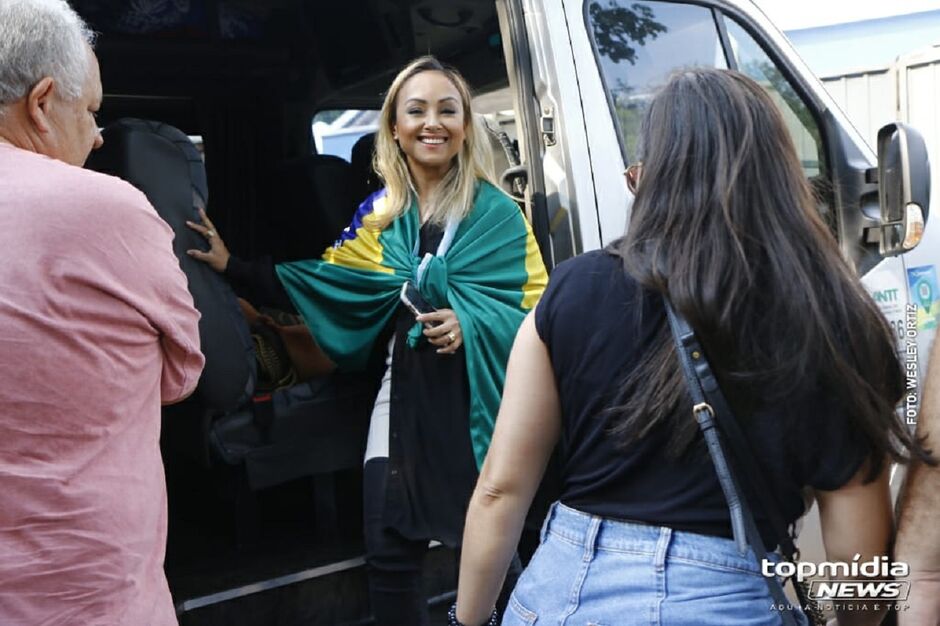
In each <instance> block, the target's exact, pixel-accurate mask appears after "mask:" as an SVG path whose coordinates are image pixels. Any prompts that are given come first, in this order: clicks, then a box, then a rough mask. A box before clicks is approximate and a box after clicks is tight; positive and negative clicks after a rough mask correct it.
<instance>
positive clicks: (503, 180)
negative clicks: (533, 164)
mask: <svg viewBox="0 0 940 626" xmlns="http://www.w3.org/2000/svg"><path fill="white" fill-rule="evenodd" d="M528 184H529V168H528V166H526V164H525V163H520V164H519V165H513V166H512V167H510V168H508V169H506V170H504V171H503V173H502V174H501V175H500V177H499V186H500V187H502V188H503V189H511V190H512V193H513V196H515V198H516V200H519V201H522V199H523V196H525V188H526V186H528Z"/></svg>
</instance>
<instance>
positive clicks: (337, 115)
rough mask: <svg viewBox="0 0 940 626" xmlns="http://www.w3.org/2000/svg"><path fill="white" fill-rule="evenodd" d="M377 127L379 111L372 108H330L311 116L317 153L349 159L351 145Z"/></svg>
mask: <svg viewBox="0 0 940 626" xmlns="http://www.w3.org/2000/svg"><path fill="white" fill-rule="evenodd" d="M378 127H379V112H378V111H376V110H372V109H330V110H326V111H318V112H317V114H316V115H314V116H313V129H312V130H313V142H314V145H315V146H316V152H317V154H332V155H334V156H338V157H341V158H344V159H346V160H347V161H349V160H350V155H351V153H352V147H353V145H355V143H356V141H357V140H358V139H359V138H360V137H362V136H363V135H367V134H369V133H374V132H375V131H376V129H378Z"/></svg>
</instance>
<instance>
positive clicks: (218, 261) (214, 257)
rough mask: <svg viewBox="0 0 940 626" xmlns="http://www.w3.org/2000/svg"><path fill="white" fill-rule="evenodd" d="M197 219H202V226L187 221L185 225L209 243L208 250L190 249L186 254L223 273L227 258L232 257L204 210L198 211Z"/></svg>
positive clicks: (226, 265)
mask: <svg viewBox="0 0 940 626" xmlns="http://www.w3.org/2000/svg"><path fill="white" fill-rule="evenodd" d="M199 217H200V218H201V219H202V224H197V223H196V222H190V221H187V222H186V225H187V226H189V227H190V228H192V229H193V230H194V231H196V232H197V233H199V234H200V235H202V236H203V237H205V238H206V241H207V242H208V243H209V249H208V250H196V249H190V250H187V251H186V254H188V255H189V256H191V257H193V258H194V259H198V260H200V261H202V262H203V263H206V264H208V265H209V267H211V268H212V269H214V270H215V271H217V272H220V273H221V272H224V271H225V268H226V267H228V260H229V257H231V256H232V255H231V254H230V253H229V251H228V248H227V247H226V246H225V242H224V241H222V238H221V237H220V236H219V232H218V231H217V230H216V229H215V226H214V225H213V224H212V222H211V221H209V216H207V215H206V211H205V209H199Z"/></svg>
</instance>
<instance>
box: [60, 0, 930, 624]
mask: <svg viewBox="0 0 940 626" xmlns="http://www.w3.org/2000/svg"><path fill="white" fill-rule="evenodd" d="M72 4H73V5H74V6H75V7H76V9H77V10H78V11H79V12H80V13H81V14H82V15H83V16H84V17H85V18H86V19H88V20H89V21H90V23H91V24H92V26H93V27H94V28H95V29H96V30H98V31H100V32H101V37H100V41H99V44H98V47H97V51H98V56H99V59H100V62H101V69H102V79H103V84H104V92H105V98H104V106H103V109H102V120H103V123H108V122H109V121H113V120H115V119H117V118H119V117H126V116H131V117H137V118H146V119H156V120H160V121H163V122H166V123H168V124H172V125H173V126H176V127H178V128H180V129H181V130H182V131H183V132H184V133H186V134H188V135H198V136H201V137H202V138H203V142H204V157H205V166H206V170H207V173H208V185H209V190H210V199H209V207H208V210H209V213H210V215H211V216H212V218H213V221H214V222H215V224H216V226H217V227H218V228H219V230H220V232H221V233H223V234H224V236H225V239H226V243H227V244H228V245H229V247H230V248H231V249H232V250H233V251H234V252H235V253H236V254H238V255H241V256H243V257H253V256H261V255H270V256H272V257H274V258H275V260H288V259H295V258H306V257H310V256H312V255H315V254H317V253H318V251H319V250H321V249H322V248H323V247H324V246H325V244H327V243H329V242H330V241H332V240H333V238H335V237H336V235H337V234H338V227H337V224H340V225H343V224H342V220H343V219H344V215H345V219H348V217H349V216H350V215H351V213H352V209H353V207H354V206H355V202H356V201H357V200H358V199H360V197H357V194H361V193H363V192H364V191H365V190H367V189H368V188H369V185H370V184H374V182H375V181H374V180H370V174H369V172H368V166H367V161H368V158H367V157H368V149H367V144H362V145H363V146H365V148H363V149H357V147H356V146H353V147H352V149H351V151H350V153H349V154H350V157H349V160H346V159H344V158H340V157H336V156H326V155H322V154H316V149H315V147H316V142H315V141H314V138H313V136H312V133H311V128H312V125H313V121H314V119H315V117H316V116H317V115H318V114H320V115H321V117H320V118H317V119H319V120H325V119H326V120H335V119H338V118H339V117H340V116H341V112H343V111H351V110H358V111H369V110H375V109H377V108H378V107H379V106H380V104H381V101H382V96H383V92H384V90H385V88H386V87H387V85H388V83H389V81H390V79H391V77H392V76H393V75H394V73H395V71H396V70H397V69H398V68H399V67H401V66H402V65H403V64H404V63H405V62H407V61H408V60H409V59H411V58H413V57H415V56H419V55H421V54H425V53H428V52H430V53H433V54H436V55H437V56H438V57H439V58H441V59H442V60H443V61H445V62H447V63H450V64H452V65H455V66H456V67H458V68H459V69H460V70H461V71H462V73H463V74H464V75H465V76H466V77H467V78H468V79H469V81H470V82H471V83H472V84H473V85H474V86H475V87H476V89H477V91H478V93H479V102H480V103H481V108H482V109H484V110H485V111H486V113H487V117H488V118H489V121H490V125H491V127H492V129H493V131H494V132H493V147H494V156H495V157H496V160H497V162H498V163H499V164H500V166H499V169H500V171H499V174H500V176H501V177H502V181H503V183H504V186H505V188H506V189H507V190H509V191H510V192H512V193H513V194H514V195H515V196H516V197H518V199H519V202H520V206H521V207H522V208H523V210H524V211H525V212H526V214H527V215H528V217H529V219H530V220H531V222H532V224H533V227H534V231H535V233H536V236H537V239H538V241H539V244H540V246H541V250H542V254H543V256H544V258H545V260H546V263H547V265H548V266H549V267H552V266H554V265H556V264H557V263H558V262H560V261H562V260H564V259H566V258H569V257H571V256H573V255H575V254H578V253H581V252H584V251H587V250H592V249H596V248H599V247H601V246H603V245H605V244H607V243H609V242H611V241H613V240H614V239H616V238H617V237H619V236H620V235H622V234H623V232H624V229H625V226H626V223H627V217H628V215H629V211H630V206H631V201H632V198H631V195H630V193H629V192H628V190H627V187H626V184H625V181H624V179H623V176H622V172H623V170H624V168H625V167H626V166H627V165H628V164H629V163H630V162H631V160H633V159H634V158H635V153H634V150H635V145H636V133H637V130H638V123H639V119H640V117H641V114H642V111H643V108H644V106H646V103H647V102H648V100H649V98H650V96H651V94H652V93H653V92H654V91H655V89H656V88H657V87H658V86H659V85H661V84H662V83H663V82H664V79H665V78H666V77H667V76H668V75H669V74H670V72H672V71H673V70H675V69H676V68H680V67H685V66H690V65H699V66H713V67H727V68H735V69H738V70H740V71H742V72H744V73H746V74H748V75H750V76H751V77H752V78H754V79H755V80H757V81H758V82H759V83H760V84H762V85H763V86H765V87H766V88H767V90H768V91H769V92H770V93H771V95H772V97H773V99H774V101H775V102H777V103H778V105H779V106H780V109H781V111H782V113H783V114H784V116H785V118H786V120H787V123H788V125H789V128H790V130H791V132H792V135H793V139H794V142H795V144H796V146H797V148H798V151H799V154H800V158H801V161H802V164H803V169H804V172H805V174H806V176H807V178H808V179H809V180H810V182H811V184H812V186H813V189H814V190H815V191H816V193H817V195H818V198H819V205H818V206H819V211H820V213H821V214H822V216H823V217H824V218H825V221H826V223H827V224H828V225H829V226H830V228H831V229H832V232H833V233H834V234H835V235H836V236H837V237H838V239H839V242H840V245H841V247H842V250H843V252H844V254H845V255H846V257H847V258H849V259H850V260H851V261H852V262H853V263H854V264H855V266H856V267H857V268H858V270H859V272H860V273H861V274H865V275H866V276H867V277H868V278H866V280H867V282H868V284H869V288H870V289H871V291H872V293H873V294H874V295H875V298H876V300H878V301H879V302H880V303H882V305H883V306H884V310H885V312H886V314H887V315H888V316H889V318H890V319H891V321H892V323H893V324H894V325H895V327H896V328H897V330H898V333H899V346H906V345H907V344H906V342H907V340H908V339H909V338H914V339H916V340H917V341H916V343H915V345H916V348H917V350H916V351H915V352H916V353H917V354H919V355H922V357H923V356H926V354H927V352H928V343H929V341H930V340H932V335H933V334H934V333H935V330H934V329H935V327H936V316H937V311H936V310H935V309H936V308H940V307H935V306H933V305H934V303H935V302H936V300H937V299H938V298H940V295H938V290H937V289H936V277H935V276H936V274H935V270H933V268H934V267H936V265H937V264H938V263H940V233H938V230H937V228H934V227H933V226H934V225H933V224H931V227H929V228H927V229H926V231H923V221H924V219H925V218H926V217H927V213H928V204H929V195H928V194H929V169H928V165H927V156H926V151H925V149H924V147H923V141H922V140H921V139H920V138H919V135H918V134H917V133H916V131H914V130H913V129H909V128H905V127H892V128H887V129H886V130H885V131H884V133H883V135H882V140H881V141H880V143H881V145H880V146H877V149H878V153H879V155H878V157H877V158H876V154H875V151H874V150H873V147H871V146H868V145H866V143H865V141H864V140H863V139H862V138H861V136H860V135H859V133H858V132H856V130H855V129H854V128H853V127H852V126H851V124H850V123H849V122H848V121H847V119H846V117H845V116H844V115H843V114H842V113H841V112H840V111H839V109H838V108H837V107H836V106H835V105H834V103H833V101H832V99H831V98H830V97H829V95H828V94H827V92H826V91H825V89H824V88H823V87H822V85H821V84H820V82H819V81H818V80H817V79H816V78H815V77H814V76H813V75H812V74H811V73H810V71H809V70H808V68H807V67H806V65H805V64H804V63H803V62H802V61H801V60H800V59H799V57H798V56H797V55H796V53H795V52H794V51H793V48H792V47H791V46H790V44H789V43H788V42H787V40H786V38H785V37H784V36H783V35H782V34H781V33H780V32H779V31H778V30H777V29H776V28H775V27H774V26H773V24H771V23H770V22H769V21H768V19H767V18H766V17H765V16H764V15H763V14H762V13H761V12H760V11H759V10H758V9H757V7H756V6H755V5H754V4H753V3H751V2H750V1H748V0H687V1H674V0H343V1H342V2H318V1H315V0H267V1H265V0H202V1H195V0H193V1H191V2H177V1H174V2H166V1H165V0H137V1H136V2H133V3H125V2H118V1H116V0H114V1H112V0H72ZM507 96H508V97H507ZM324 112H331V113H329V114H327V115H324ZM337 112H340V113H337ZM324 123H325V122H324ZM320 144H321V146H322V145H323V142H322V141H321V142H320ZM348 149H349V147H348V146H344V148H343V150H344V151H345V150H348ZM344 154H345V152H344ZM363 154H365V159H364V158H363ZM344 211H345V212H346V213H343V212H344ZM337 212H339V213H340V215H336V213H337ZM921 235H923V237H924V238H925V239H926V241H925V242H923V243H921V246H920V248H919V250H918V254H920V255H921V256H920V257H919V258H918V259H917V261H916V263H914V264H912V266H911V267H908V266H907V265H908V264H907V263H906V262H905V258H906V257H905V254H904V253H905V252H906V251H907V250H908V249H911V248H913V247H914V246H915V245H916V244H917V243H918V241H919V238H920V236H921ZM925 251H926V252H925ZM898 255H900V256H898ZM931 255H932V256H931ZM888 257H890V258H888ZM918 268H921V269H918ZM913 270H917V271H916V272H914V271H913ZM931 271H934V273H933V274H932V276H933V279H932V280H933V283H930V280H931V279H930V276H931V274H930V272H931ZM918 272H919V273H918ZM924 281H926V283H928V287H926V288H924V287H922V286H921V284H922V282H924ZM911 286H913V289H914V293H913V294H912V287H911ZM931 286H932V288H933V291H932V292H930V288H931ZM925 294H926V295H925ZM909 307H914V308H913V309H910V308H909ZM918 307H920V308H918ZM912 311H913V312H912ZM905 354H908V351H907V350H905ZM907 358H910V357H907ZM913 358H914V362H916V364H917V366H916V367H915V369H914V370H911V371H915V372H920V373H922V372H923V367H924V365H925V363H924V362H923V361H919V362H918V361H917V358H918V357H917V355H916V354H915V356H914V357H913ZM327 387H328V385H327ZM320 392H322V389H314V390H313V391H311V392H310V393H313V394H314V395H315V394H316V393H320ZM276 399H277V398H275V400H276ZM262 400H263V399H262ZM268 400H270V398H268ZM289 400H291V398H287V399H285V400H284V402H287V401H289ZM368 404H369V403H368V402H366V403H364V406H365V409H363V406H358V408H357V409H356V411H357V413H356V415H355V416H352V415H350V416H347V417H348V419H347V418H344V420H343V424H344V428H345V430H343V429H340V430H329V429H327V430H322V431H316V430H313V431H304V430H303V428H307V427H308V426H309V425H310V424H317V423H318V421H317V419H316V418H317V415H316V412H315V410H314V411H313V412H312V413H311V414H310V415H309V416H307V417H309V419H305V420H300V421H299V422H298V424H300V426H297V425H296V424H295V425H293V426H291V428H294V427H295V426H296V427H297V428H300V429H301V430H290V431H289V432H290V435H289V436H285V437H284V440H278V439H277V437H278V435H277V433H278V428H277V421H276V415H275V416H274V419H275V421H274V422H273V423H274V428H272V426H271V424H272V422H271V419H272V416H271V413H270V411H268V412H267V413H265V415H264V417H263V418H259V417H258V414H257V413H254V414H253V413H252V412H251V410H250V409H251V407H248V409H249V410H248V413H246V414H240V416H239V417H238V420H235V419H234V418H232V417H231V415H229V414H225V415H223V414H219V413H213V412H211V411H209V412H206V411H204V410H201V409H199V408H198V407H196V408H194V409H193V412H194V414H195V415H196V418H194V419H193V417H192V416H189V417H187V418H181V417H180V416H178V415H177V416H173V415H168V416H167V417H166V419H165V424H164V425H165V433H166V437H165V439H166V441H165V442H164V443H165V446H164V458H165V461H166V465H167V468H168V484H169V491H170V515H171V524H170V538H169V550H168V558H167V571H168V575H169V579H170V585H171V588H172V591H173V594H174V598H175V601H176V603H177V609H178V613H179V616H180V621H181V623H182V624H183V625H188V624H193V625H199V624H214V623H225V624H273V623H290V624H294V623H305V624H354V623H361V624H365V623H368V619H369V616H368V614H369V611H368V599H367V594H366V591H365V584H364V574H363V571H362V564H363V561H362V556H361V555H362V545H361V539H360V537H361V532H360V530H361V521H360V517H361V511H360V506H361V505H360V498H361V492H360V491H359V487H358V472H360V471H361V470H360V464H361V452H362V447H363V445H364V437H365V430H364V429H363V428H362V427H361V426H362V423H363V419H367V418H368V415H367V414H366V415H365V417H364V418H363V416H362V415H361V413H362V412H363V410H367V408H368ZM239 420H240V421H239ZM326 421H330V420H326ZM330 423H332V422H331V421H330ZM181 424H183V425H182V426H181ZM194 424H195V425H194ZM246 433H247V434H246ZM272 433H273V434H272ZM320 461H322V462H320ZM530 539H531V537H530ZM454 575H455V569H454V565H453V555H452V554H450V553H449V552H448V551H446V550H445V549H443V548H438V549H436V550H432V553H431V556H430V558H429V561H428V565H427V578H428V588H429V589H430V590H431V591H432V594H433V595H434V598H432V603H434V604H435V605H436V606H443V605H446V604H448V603H449V601H450V599H451V598H452V597H453V590H454Z"/></svg>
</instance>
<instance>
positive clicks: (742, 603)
mask: <svg viewBox="0 0 940 626" xmlns="http://www.w3.org/2000/svg"><path fill="white" fill-rule="evenodd" d="M772 558H774V559H775V560H776V556H773V557H772ZM797 619H798V621H799V622H800V623H802V624H808V622H807V621H806V617H805V616H804V615H803V614H802V613H800V614H799V616H798V618H797ZM781 623H782V620H781V618H780V614H779V612H778V611H777V610H776V609H775V607H774V602H773V600H772V598H771V596H770V592H769V591H768V590H767V585H766V583H765V582H764V580H763V578H762V576H761V573H760V566H759V564H758V563H757V560H756V559H755V558H754V556H753V553H752V552H750V551H749V552H748V554H747V555H746V556H741V555H740V554H739V553H738V551H737V549H736V548H735V544H734V542H733V541H731V540H730V539H723V538H721V537H710V536H707V535H699V534H695V533H689V532H679V531H674V530H672V529H671V528H663V527H659V526H645V525H642V524H631V523H627V522H619V521H614V520H609V519H604V518H601V517H597V516H594V515H588V514H586V513H582V512H580V511H576V510H575V509H572V508H569V507H566V506H564V505H563V504H560V503H556V504H555V505H553V506H552V509H551V510H550V511H549V513H548V517H547V518H546V520H545V525H544V526H543V528H542V540H541V544H540V545H539V548H538V550H537V551H536V552H535V555H534V556H533V557H532V560H531V562H530V563H529V566H528V567H527V568H526V570H525V571H524V572H523V573H522V577H521V578H520V579H519V582H518V584H517V585H516V588H515V590H514V591H513V593H512V596H511V597H510V599H509V606H508V607H507V608H506V612H505V615H504V617H503V622H502V624H503V626H522V625H533V624H537V625H538V626H547V625H549V624H551V625H553V626H554V625H558V626H574V625H577V626H631V625H634V624H651V625H663V626H680V625H681V626H685V625H687V626H712V625H714V626H758V625H760V626H765V625H766V626H770V625H774V626H777V625H779V624H781Z"/></svg>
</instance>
